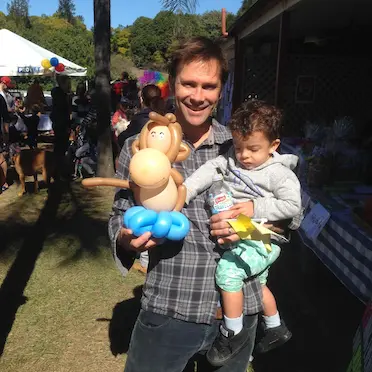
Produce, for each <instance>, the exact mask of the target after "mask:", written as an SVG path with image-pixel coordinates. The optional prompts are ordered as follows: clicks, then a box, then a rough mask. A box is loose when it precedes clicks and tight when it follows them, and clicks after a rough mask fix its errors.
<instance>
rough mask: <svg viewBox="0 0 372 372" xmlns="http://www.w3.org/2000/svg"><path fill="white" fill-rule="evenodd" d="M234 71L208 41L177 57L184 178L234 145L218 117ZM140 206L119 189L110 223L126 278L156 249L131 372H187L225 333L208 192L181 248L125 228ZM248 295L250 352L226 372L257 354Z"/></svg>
mask: <svg viewBox="0 0 372 372" xmlns="http://www.w3.org/2000/svg"><path fill="white" fill-rule="evenodd" d="M226 66H227V64H226V61H225V59H224V57H223V54H222V51H221V49H220V47H219V46H218V45H216V44H215V43H213V42H212V41H210V40H208V39H206V38H194V39H192V40H190V41H188V42H186V43H184V44H183V45H181V46H180V47H179V49H178V50H177V51H175V53H174V55H173V58H172V62H171V65H170V71H169V73H170V81H171V87H172V90H173V94H174V96H175V104H176V112H175V114H176V117H177V120H178V122H179V123H180V124H181V126H182V129H183V132H184V140H185V141H186V142H187V144H188V145H189V146H190V148H191V154H190V156H189V158H188V159H186V160H185V161H184V162H182V163H179V164H176V165H175V167H176V169H177V170H178V171H180V172H181V173H182V174H183V176H184V177H187V176H189V175H191V173H193V171H195V170H196V169H197V168H198V167H200V166H201V165H202V164H204V163H205V162H206V161H207V160H209V159H212V158H215V157H216V156H218V155H219V154H221V153H224V152H225V151H227V150H228V148H229V147H230V146H231V134H230V132H229V131H228V130H227V128H225V127H223V126H221V125H220V124H218V123H217V122H216V121H214V120H212V119H211V113H212V111H213V109H214V107H215V106H216V105H217V102H218V100H219V98H220V94H221V89H222V85H223V83H224V81H225V76H226V75H227V67H226ZM133 140H134V138H133V137H132V138H129V139H128V140H127V141H125V144H124V147H123V149H122V152H121V154H120V158H119V167H118V171H117V176H118V177H119V178H123V179H127V178H128V177H129V171H128V167H129V162H130V153H131V152H130V147H131V144H132V142H133ZM133 205H134V203H133V197H132V194H131V193H130V192H129V191H127V190H120V191H118V192H117V194H116V196H115V201H114V205H113V212H112V215H111V217H110V220H109V235H110V239H111V242H112V248H113V250H114V257H115V260H116V262H117V264H118V266H119V268H120V269H121V270H122V272H123V273H124V274H126V273H127V271H128V269H129V268H130V267H131V265H132V264H133V261H134V258H135V257H136V254H137V253H138V252H142V251H146V250H148V252H149V256H150V262H149V266H148V274H147V276H146V283H145V286H144V289H143V296H142V309H141V312H140V314H139V316H138V319H137V322H136V324H135V327H134V330H133V334H132V339H131V343H130V347H129V351H128V358H127V362H126V366H125V371H126V372H133V371H141V372H147V371H152V372H156V371H159V372H181V371H183V370H184V368H185V366H186V365H187V363H188V361H189V359H190V358H192V357H193V356H194V355H195V354H199V353H202V354H203V353H205V352H206V351H208V350H209V348H210V347H211V345H212V343H213V341H214V339H215V338H216V336H217V335H218V329H219V325H220V322H219V321H218V320H216V313H217V308H218V301H219V292H218V290H217V288H216V285H215V280H214V274H215V269H216V261H218V259H219V258H220V256H221V253H222V250H221V249H220V248H219V247H218V246H217V245H216V243H215V241H214V239H213V238H211V237H210V231H209V215H208V212H207V211H206V208H205V193H203V194H202V195H199V196H198V197H197V198H196V199H195V200H194V201H193V202H192V203H191V204H190V205H189V206H188V207H187V208H184V209H183V211H182V212H183V213H184V214H185V215H186V216H187V217H188V218H189V220H190V222H191V229H190V232H189V234H188V235H187V236H186V238H185V240H184V241H181V242H171V241H165V242H162V241H159V240H156V239H152V238H151V236H150V235H151V234H150V233H146V234H143V235H142V236H140V237H138V238H137V237H135V236H133V235H132V232H131V231H130V230H128V229H125V228H123V227H122V221H123V217H122V216H123V213H124V212H125V211H126V210H127V209H128V208H130V207H131V206H133ZM224 218H226V216H225V217H224ZM212 222H213V223H212V224H211V228H212V235H217V233H218V235H219V236H226V235H231V233H230V230H229V229H228V228H227V227H226V225H225V223H224V222H223V221H222V220H221V218H220V216H217V217H214V218H213V221H212ZM214 229H217V230H216V231H213V230H214ZM233 239H236V236H231V237H230V236H228V237H226V238H223V240H224V241H226V242H228V241H231V240H233ZM244 293H245V306H244V308H245V314H247V315H246V316H245V319H244V330H245V331H244V332H243V334H244V335H245V338H246V339H245V341H244V342H245V347H244V348H243V349H242V351H241V352H240V353H238V354H237V355H235V356H233V357H232V358H231V359H230V360H229V361H228V362H227V363H226V364H225V365H224V366H222V367H221V368H219V369H218V371H220V372H222V371H231V372H245V371H246V369H247V366H248V362H249V357H250V355H251V353H252V349H253V345H254V339H255V333H256V327H257V313H258V312H259V311H261V309H262V308H261V289H260V285H259V283H258V281H257V280H251V281H248V282H247V283H245V287H244ZM224 341H225V343H224V344H223V345H222V346H221V347H223V351H224V352H226V353H227V354H228V353H230V352H234V350H235V348H236V345H235V344H234V342H232V339H231V338H230V337H226V339H225V340H224ZM240 341H241V340H240ZM229 357H231V355H230V356H229ZM200 368H201V369H199V371H203V372H207V371H208V370H212V367H211V366H210V365H205V366H203V367H200ZM213 370H216V369H213Z"/></svg>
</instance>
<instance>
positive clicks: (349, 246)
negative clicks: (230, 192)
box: [281, 142, 372, 303]
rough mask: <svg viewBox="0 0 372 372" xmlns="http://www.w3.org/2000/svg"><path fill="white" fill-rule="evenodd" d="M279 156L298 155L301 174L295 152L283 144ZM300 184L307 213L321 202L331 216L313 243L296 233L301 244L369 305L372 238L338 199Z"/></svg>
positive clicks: (303, 234) (371, 287) (371, 292)
mask: <svg viewBox="0 0 372 372" xmlns="http://www.w3.org/2000/svg"><path fill="white" fill-rule="evenodd" d="M281 153H283V154H286V153H292V154H296V155H298V156H299V158H300V172H301V170H302V169H301V168H303V165H304V159H303V157H302V156H301V153H300V152H299V150H298V149H297V148H295V147H294V146H291V145H290V144H288V143H285V142H284V143H283V142H282V145H281ZM301 173H302V172H301ZM300 178H302V177H300ZM301 183H302V188H303V192H305V194H308V195H309V197H310V203H309V208H308V210H307V212H308V211H309V210H310V208H312V207H313V206H314V204H315V203H316V202H320V203H321V204H322V205H323V206H324V207H325V208H326V209H327V210H328V211H329V212H330V213H331V217H330V219H329V221H328V223H327V224H326V225H325V227H324V228H323V230H322V231H321V233H320V234H319V236H318V238H317V239H316V240H315V241H312V240H310V239H309V238H307V236H306V234H305V233H304V231H303V230H301V229H299V230H298V233H299V236H300V238H301V240H302V242H303V243H304V245H305V246H306V247H308V248H310V249H311V250H312V251H313V252H314V253H315V255H316V256H317V257H318V258H319V259H320V260H321V262H322V263H323V264H324V265H325V266H326V267H327V268H328V269H329V270H330V271H331V272H332V273H333V274H334V275H335V276H336V277H337V278H338V279H339V281H340V282H341V283H343V284H344V286H345V287H346V288H347V289H348V290H349V291H350V292H351V293H352V294H353V295H354V296H356V297H357V298H358V299H359V300H361V301H362V302H363V303H368V301H370V299H371V298H372V235H371V234H370V233H369V232H368V231H366V230H365V229H364V228H362V227H360V226H358V225H357V224H356V223H355V220H354V217H353V214H352V211H351V210H350V208H349V207H348V206H347V205H346V204H345V203H343V202H342V200H341V198H339V197H330V196H329V195H326V193H324V192H322V191H320V190H308V189H307V186H306V185H305V184H304V180H303V179H301Z"/></svg>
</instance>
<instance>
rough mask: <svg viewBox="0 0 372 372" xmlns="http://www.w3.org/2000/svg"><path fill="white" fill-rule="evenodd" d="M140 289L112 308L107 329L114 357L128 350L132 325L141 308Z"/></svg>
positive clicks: (137, 288) (140, 287)
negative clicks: (131, 296)
mask: <svg viewBox="0 0 372 372" xmlns="http://www.w3.org/2000/svg"><path fill="white" fill-rule="evenodd" d="M142 288H143V286H142V285H140V286H138V287H135V288H134V289H133V295H134V297H133V298H130V299H128V300H125V301H122V302H119V303H117V304H116V305H115V307H114V310H113V312H112V318H111V320H110V327H109V338H110V349H111V353H112V354H113V355H114V356H117V355H118V354H124V353H126V352H127V351H128V349H129V342H130V338H131V337H132V331H133V328H134V324H135V323H136V320H137V317H138V314H139V311H140V308H141V296H142ZM97 320H101V319H97Z"/></svg>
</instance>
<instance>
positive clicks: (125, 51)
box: [111, 25, 131, 57]
mask: <svg viewBox="0 0 372 372" xmlns="http://www.w3.org/2000/svg"><path fill="white" fill-rule="evenodd" d="M130 34H131V27H130V26H127V27H123V26H121V25H120V26H119V27H117V28H114V29H113V30H112V33H111V51H112V52H113V53H115V54H120V55H122V56H124V57H129V56H130V42H129V38H130Z"/></svg>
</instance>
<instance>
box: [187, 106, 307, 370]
mask: <svg viewBox="0 0 372 372" xmlns="http://www.w3.org/2000/svg"><path fill="white" fill-rule="evenodd" d="M280 123H281V112H280V110H278V109H277V108H275V107H274V106H271V105H268V104H266V103H264V102H262V101H251V102H244V103H243V104H242V105H241V107H240V108H239V109H237V110H236V111H235V113H234V114H233V116H232V118H231V121H230V123H229V126H230V129H231V132H232V136H233V144H234V146H233V148H231V149H230V150H229V151H228V152H227V153H226V154H225V155H220V156H218V157H217V158H216V159H213V160H210V161H208V162H207V163H205V164H204V165H203V166H201V167H200V168H199V169H198V170H197V171H196V172H194V173H193V174H192V175H191V176H190V177H189V178H187V180H186V181H185V186H186V187H187V198H186V203H187V204H188V203H190V202H191V200H192V199H193V198H194V197H195V196H196V195H197V194H199V193H201V192H203V191H204V190H206V189H208V188H209V187H210V186H211V184H212V182H213V178H214V175H215V174H216V172H217V171H219V172H220V173H221V174H222V176H223V183H224V187H225V189H227V190H228V191H229V194H230V195H231V197H232V199H233V202H234V203H242V202H245V204H244V205H243V206H242V205H241V204H240V206H239V208H243V210H244V212H243V213H244V214H245V215H247V216H248V217H252V218H257V219H259V218H265V219H267V220H268V221H270V222H272V221H279V220H285V219H291V218H293V217H295V216H297V215H299V214H300V212H301V192H300V183H299V181H298V179H297V177H296V175H295V174H294V173H293V172H292V170H291V169H293V168H295V166H296V165H297V160H298V159H297V157H296V156H294V155H280V154H278V153H277V152H276V150H277V148H278V146H279V144H280V139H279V130H280ZM229 248H230V247H229ZM279 253H280V248H279V246H278V245H276V244H271V251H268V250H267V248H266V247H265V245H264V243H263V242H262V241H254V240H242V241H239V242H237V243H234V244H233V245H232V247H231V249H229V250H227V251H226V252H225V253H224V255H223V256H222V258H221V260H220V261H219V263H218V266H217V270H216V283H217V285H218V287H219V288H220V290H221V297H222V308H223V312H224V323H223V324H222V325H221V327H220V333H219V335H218V337H217V338H216V340H215V341H214V343H213V345H212V347H211V349H210V350H209V351H208V353H207V358H208V360H209V362H210V363H211V364H212V365H214V366H220V365H223V364H224V363H226V362H227V361H228V360H229V359H230V358H232V357H233V356H235V355H236V354H237V353H238V352H239V351H240V350H241V349H242V348H243V347H244V346H245V345H246V343H247V342H248V341H249V340H248V337H249V332H248V330H247V329H244V327H243V292H242V286H243V282H244V281H245V280H247V279H248V278H251V277H253V276H257V275H258V276H259V279H260V283H261V284H262V292H263V308H264V311H263V319H264V322H265V334H264V337H263V338H262V340H261V341H260V342H259V343H258V345H257V346H256V351H259V352H266V351H268V350H271V349H272V348H274V347H276V346H279V345H280V344H283V343H284V342H286V341H288V340H289V339H290V337H291V333H290V332H289V330H288V329H287V328H286V326H285V325H284V323H283V322H281V320H280V317H279V313H278V310H277V306H276V301H275V298H274V296H273V295H272V293H271V291H270V290H269V288H268V287H267V286H266V281H267V276H268V267H269V266H270V265H271V264H272V263H273V262H274V261H275V260H276V259H277V258H278V256H279Z"/></svg>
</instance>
